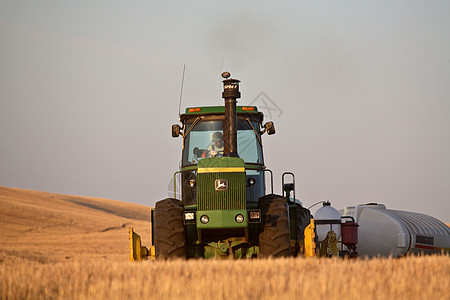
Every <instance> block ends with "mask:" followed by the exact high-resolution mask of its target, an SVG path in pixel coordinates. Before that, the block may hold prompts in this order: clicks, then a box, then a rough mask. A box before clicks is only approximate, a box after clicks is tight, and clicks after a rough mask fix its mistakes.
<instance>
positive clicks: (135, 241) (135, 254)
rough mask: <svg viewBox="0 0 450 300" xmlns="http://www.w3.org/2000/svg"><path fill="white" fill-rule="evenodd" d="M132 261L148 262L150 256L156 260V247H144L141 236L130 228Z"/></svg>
mask: <svg viewBox="0 0 450 300" xmlns="http://www.w3.org/2000/svg"><path fill="white" fill-rule="evenodd" d="M129 239H130V261H140V260H146V259H148V257H149V256H150V257H151V259H155V246H152V247H151V248H150V251H149V250H148V249H147V247H145V246H142V244H141V237H140V236H139V234H137V233H136V232H134V231H133V227H130V236H129Z"/></svg>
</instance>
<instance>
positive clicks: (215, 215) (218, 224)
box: [196, 209, 248, 229]
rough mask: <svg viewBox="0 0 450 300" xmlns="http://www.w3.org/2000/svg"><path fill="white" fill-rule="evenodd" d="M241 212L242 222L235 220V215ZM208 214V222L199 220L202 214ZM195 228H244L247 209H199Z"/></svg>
mask: <svg viewBox="0 0 450 300" xmlns="http://www.w3.org/2000/svg"><path fill="white" fill-rule="evenodd" d="M238 214H241V215H243V216H244V221H243V222H242V223H238V222H236V216H237V215H238ZM204 215H206V216H208V217H209V222H208V223H207V224H203V223H202V222H200V218H201V217H202V216H204ZM196 217H197V228H198V229H218V228H245V227H247V224H248V223H247V210H246V209H233V210H200V211H197V216H196Z"/></svg>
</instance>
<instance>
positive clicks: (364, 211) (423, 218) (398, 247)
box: [340, 203, 450, 257]
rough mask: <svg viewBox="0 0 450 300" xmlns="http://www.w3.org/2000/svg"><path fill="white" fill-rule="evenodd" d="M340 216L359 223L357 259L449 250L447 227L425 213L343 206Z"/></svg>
mask: <svg viewBox="0 0 450 300" xmlns="http://www.w3.org/2000/svg"><path fill="white" fill-rule="evenodd" d="M340 213H341V215H342V216H350V217H353V218H354V219H355V221H356V222H357V223H358V224H359V228H358V229H359V230H358V244H357V245H356V247H357V248H356V249H357V251H358V254H359V256H360V257H364V256H368V257H376V256H378V255H380V256H384V257H388V256H392V257H399V256H403V255H406V254H409V253H440V252H441V251H442V250H446V251H448V249H449V248H450V228H449V227H448V226H447V225H445V224H444V223H443V222H441V221H439V220H438V219H436V218H433V217H431V216H428V215H425V214H420V213H413V212H407V211H400V210H391V209H386V206H385V205H383V204H377V203H370V204H364V205H358V206H350V207H346V208H345V209H342V210H340Z"/></svg>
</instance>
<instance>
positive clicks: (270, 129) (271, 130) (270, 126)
mask: <svg viewBox="0 0 450 300" xmlns="http://www.w3.org/2000/svg"><path fill="white" fill-rule="evenodd" d="M264 129H265V131H266V132H267V134H268V135H272V134H274V133H275V125H274V124H273V122H267V123H266V124H264Z"/></svg>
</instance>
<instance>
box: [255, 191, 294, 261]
mask: <svg viewBox="0 0 450 300" xmlns="http://www.w3.org/2000/svg"><path fill="white" fill-rule="evenodd" d="M258 206H259V209H260V210H261V216H262V219H261V225H260V234H259V253H260V256H261V257H288V256H290V254H291V249H290V246H291V245H290V243H291V240H290V228H289V210H288V204H287V202H286V199H285V198H283V197H281V196H277V195H267V196H264V197H261V198H259V201H258Z"/></svg>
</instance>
